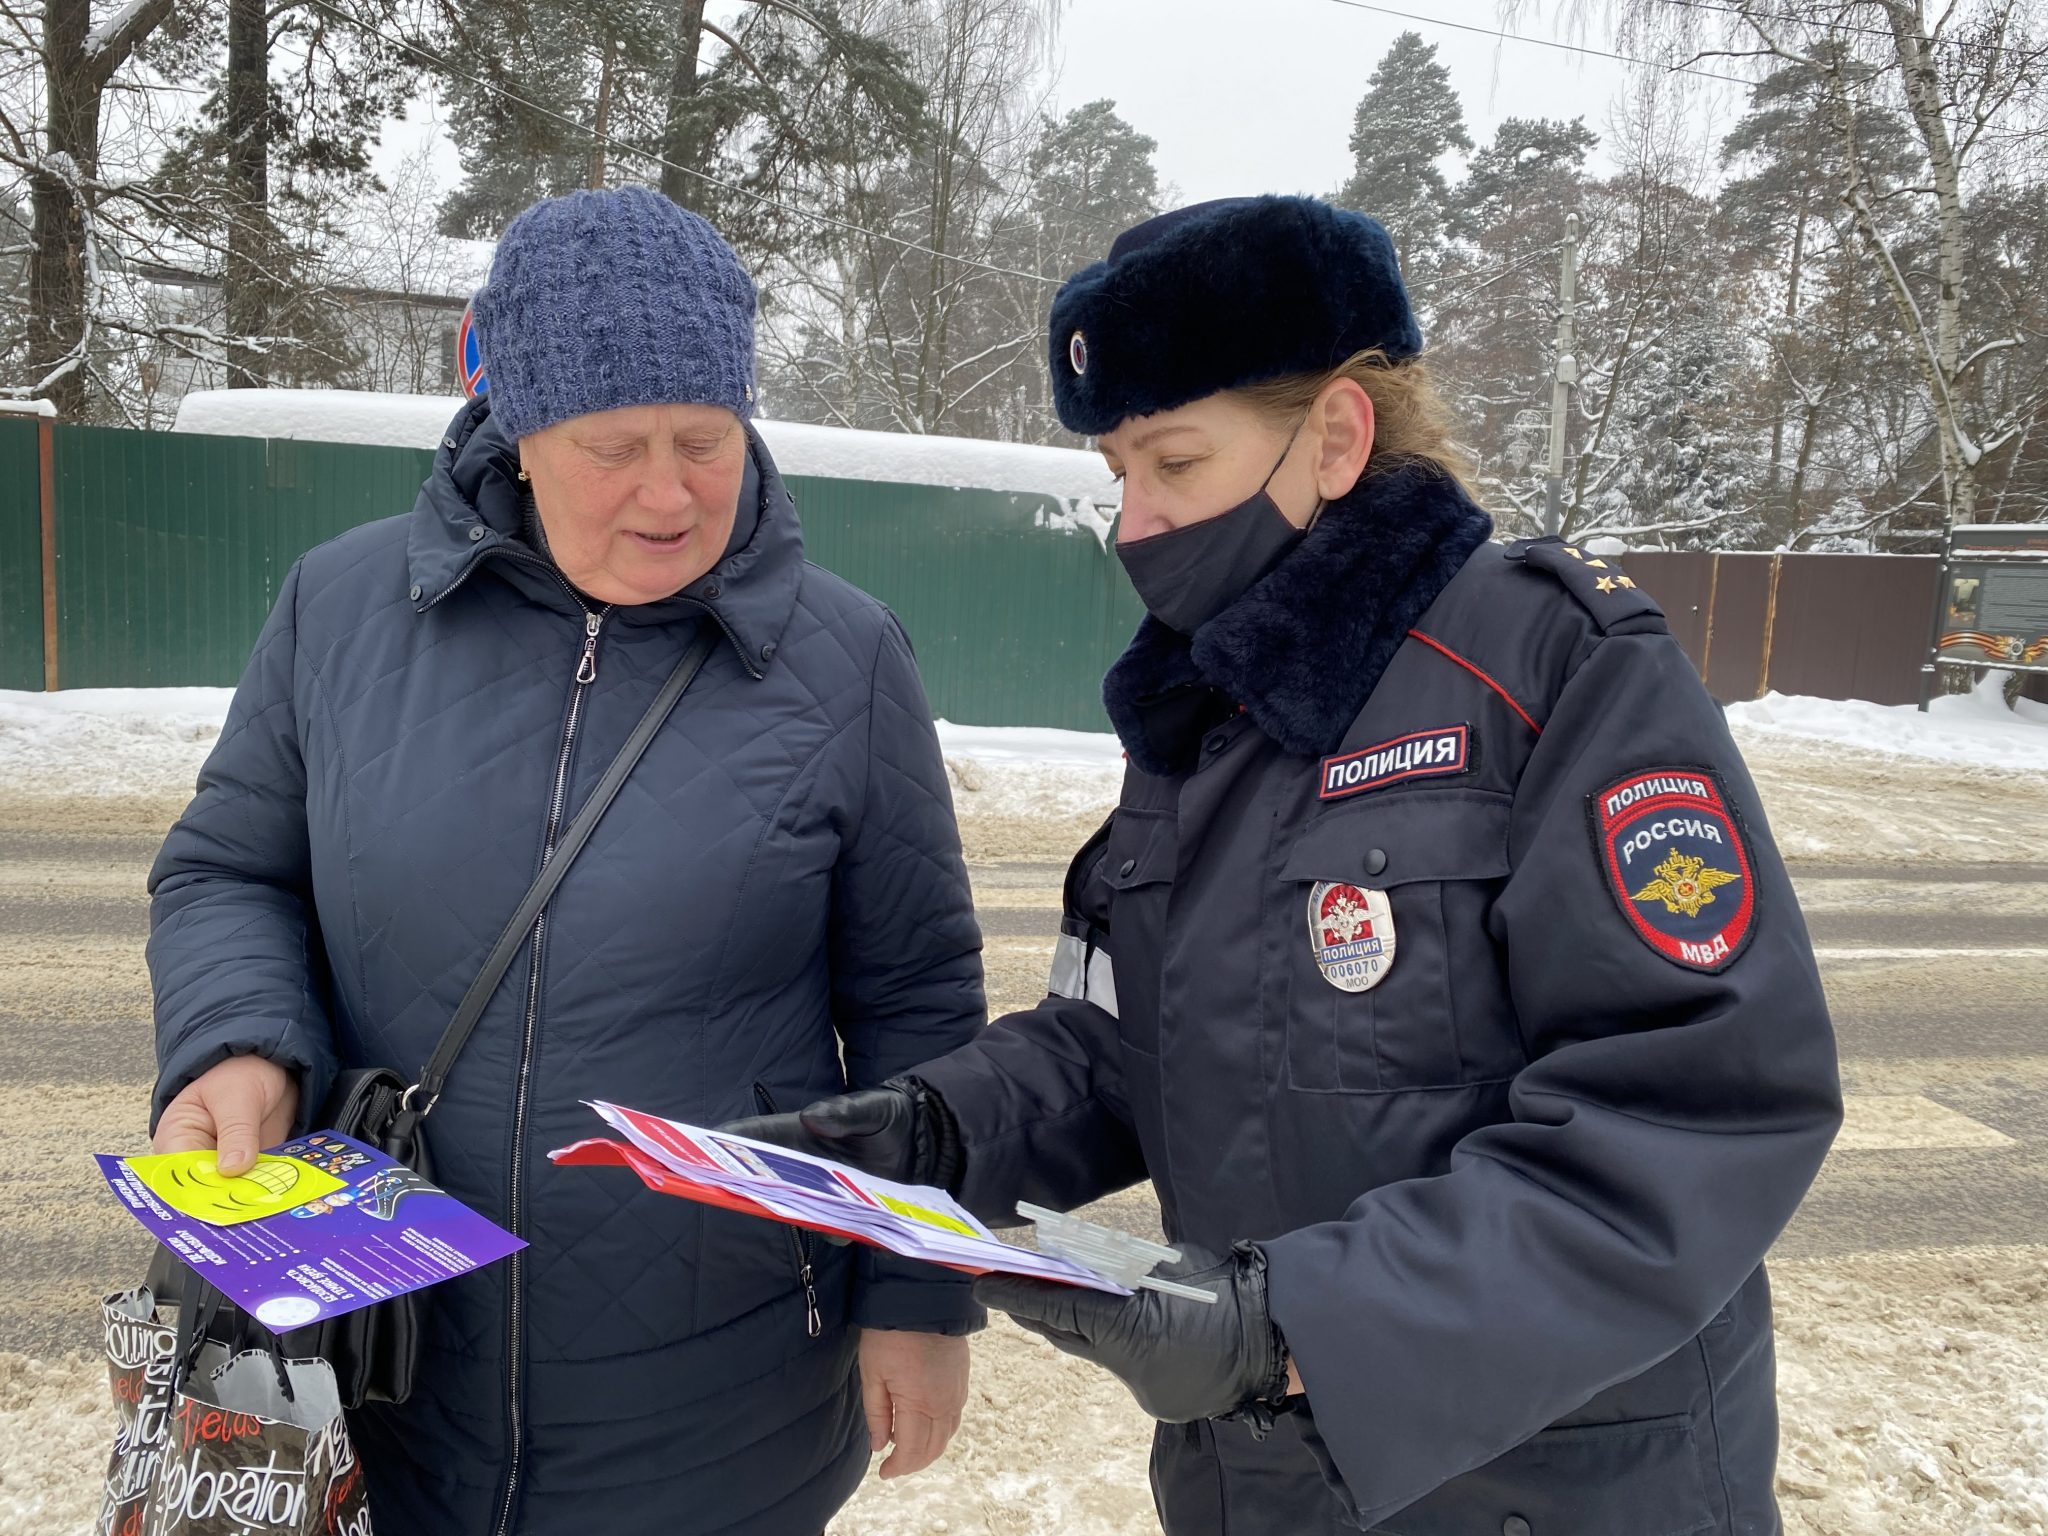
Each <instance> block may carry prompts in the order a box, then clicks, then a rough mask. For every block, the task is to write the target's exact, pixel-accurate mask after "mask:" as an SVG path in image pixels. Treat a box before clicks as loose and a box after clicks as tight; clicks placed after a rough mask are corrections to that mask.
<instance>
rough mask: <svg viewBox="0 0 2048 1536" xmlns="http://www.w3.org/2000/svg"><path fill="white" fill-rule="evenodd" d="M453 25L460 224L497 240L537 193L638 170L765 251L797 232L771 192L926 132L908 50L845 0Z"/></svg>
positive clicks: (447, 49) (448, 42)
mask: <svg viewBox="0 0 2048 1536" xmlns="http://www.w3.org/2000/svg"><path fill="white" fill-rule="evenodd" d="M449 27H450V29H449V32H448V35H447V37H446V38H445V39H444V40H443V43H442V51H443V54H444V56H445V57H447V59H448V60H449V63H450V66H451V67H450V69H449V70H448V71H447V79H446V88H447V91H448V93H449V96H450V98H451V100H452V101H453V102H454V103H455V104H456V107H457V109H458V111H457V125H456V128H455V138H456V142H457V146H458V148H459V149H460V150H461V153H462V164H463V171H464V180H463V184H462V185H461V186H460V187H459V188H457V189H456V190H455V191H454V192H453V193H452V194H451V195H450V196H449V198H448V199H447V202H446V203H445V205H444V207H443V212H442V227H443V228H444V229H445V230H446V231H447V232H448V233H449V234H452V235H462V236H469V237H475V238H486V239H487V238H491V237H493V236H495V235H496V234H497V233H498V231H499V230H501V229H502V228H503V227H504V225H505V224H506V222H507V221H508V220H510V219H511V218H512V216H513V215H514V214H516V213H518V212H519V210H520V209H522V208H524V207H526V206H527V205H528V204H529V203H531V202H533V201H534V200H535V199H536V198H540V197H547V196H552V195H556V194H559V193H562V192H568V191H573V190H575V189H576V188H579V187H603V186H616V185H620V184H622V183H626V182H636V183H640V184H644V185H650V186H655V187H658V188H659V189H660V190H661V192H662V193H663V194H664V195H665V196H668V197H671V198H673V199H674V200H675V201H677V202H679V203H681V204H683V205H684V206H685V207H688V208H692V209H694V210H696V211H698V212H700V213H703V214H704V215H705V216H706V217H708V218H710V219H711V220H712V221H713V222H714V223H716V224H717V225H719V227H720V228H721V229H722V230H723V231H724V232H725V233H726V234H727V236H728V237H729V238H731V239H733V240H734V241H735V243H736V244H739V245H741V246H742V247H743V248H746V247H752V249H753V251H754V253H755V254H767V253H771V252H774V251H777V250H780V249H782V248H783V242H784V241H785V240H787V239H789V238H791V235H790V231H789V230H788V228H787V227H786V225H785V224H783V223H782V222H781V221H780V220H779V219H778V218H777V217H776V215H775V212H774V210H773V209H772V207H770V206H769V205H770V204H772V203H774V202H777V201H782V200H785V194H788V193H789V192H790V191H791V189H792V188H794V187H795V186H797V185H799V184H800V183H802V182H803V181H804V180H805V179H806V178H807V177H809V176H812V175H815V174H817V173H818V172H820V171H829V170H831V169H832V168H835V167H839V168H843V167H845V166H848V165H851V164H856V163H859V162H860V161H861V160H863V159H872V158H874V157H876V156H878V155H882V154H886V153H887V152H889V150H890V149H891V148H892V147H893V146H895V145H898V144H900V143H902V142H903V141H904V140H905V138H906V137H910V136H914V135H916V134H917V133H919V132H921V131H923V130H924V129H925V128H927V127H928V126H929V125H927V124H926V123H925V121H924V119H923V116H922V112H921V107H922V92H921V90H920V88H919V86H918V85H917V84H915V83H914V82H912V81H911V79H910V78H909V76H908V74H907V73H906V71H905V68H904V61H903V59H902V57H901V56H900V54H899V53H898V52H897V51H896V50H895V49H893V48H892V47H890V46H889V45H888V44H887V43H885V42H882V41H880V40H879V39H878V38H876V37H874V36H872V35H870V34H869V33H868V32H867V31H864V30H862V29H861V28H860V27H857V26H855V25H853V24H852V23H850V22H849V21H848V20H847V19H846V18H845V16H844V14H843V8H842V7H841V6H840V5H839V4H837V3H835V0H807V3H806V4H804V5H802V6H794V5H785V4H779V3H775V0H750V3H749V4H748V5H747V6H745V7H744V8H743V11H742V14H741V15H740V16H739V18H738V19H737V20H736V21H733V22H732V23H731V24H730V25H729V26H727V25H722V24H721V23H720V22H718V21H716V20H713V19H711V18H709V17H707V16H706V14H705V5H704V0H493V3H490V4H479V5H473V6H470V7H468V8H466V9H465V10H464V11H463V12H462V13H461V14H460V15H459V16H457V17H455V18H454V19H453V20H452V21H451V22H450V24H449ZM714 47H715V48H717V49H718V50H719V52H718V54H717V57H716V58H715V59H713V60H711V61H710V62H708V63H707V62H706V57H705V55H706V53H707V51H708V50H709V49H711V48H714Z"/></svg>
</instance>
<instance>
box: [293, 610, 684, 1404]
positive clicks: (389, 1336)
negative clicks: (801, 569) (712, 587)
mask: <svg viewBox="0 0 2048 1536" xmlns="http://www.w3.org/2000/svg"><path fill="white" fill-rule="evenodd" d="M703 627H704V630H705V633H704V634H702V635H701V636H699V637H698V639H697V641H696V642H695V643H694V644H693V645H691V647H690V648H689V650H688V651H686V652H685V653H684V654H683V659H682V660H681V661H679V662H677V663H676V669H675V671H674V672H672V673H670V674H669V678H668V681H667V682H665V683H663V684H662V688H661V692H660V693H658V694H656V695H655V698H654V702H653V703H652V704H650V705H648V706H647V713H646V714H644V715H642V716H641V717H640V723H639V724H638V725H636V726H634V727H633V734H632V735H631V736H629V737H627V738H626V744H625V745H624V746H623V747H621V748H619V755H618V756H617V757H615V758H613V759H612V763H611V766H610V767H609V768H607V769H605V772H604V777H603V778H602V779H600V780H598V783H597V787H596V788H595V789H594V790H592V791H591V793H590V799H589V801H588V802H586V803H585V805H584V806H583V808H582V809H581V810H580V811H578V812H577V813H576V816H575V819H574V820H572V821H571V822H570V823H569V825H568V827H567V828H565V829H564V830H563V832H562V835H561V836H560V837H559V838H558V839H557V840H556V843H555V847H554V850H553V851H552V852H551V853H549V854H548V855H547V858H546V862H545V863H544V864H543V865H542V866H541V871H540V873H539V874H538V875H537V876H535V877H534V882H533V884H532V886H530V887H529V888H528V890H527V892H526V895H525V897H524V898H523V899H522V900H521V901H520V903H519V909H518V910H517V911H516V912H514V913H513V914H512V920H511V921H510V922H508V923H506V924H505V930H504V932H502V933H501V934H499V935H498V942H497V943H496V944H494V945H492V946H491V952H490V955H489V956H488V957H487V958H486V959H485V961H484V963H483V968H482V969H481V970H479V971H478V972H477V974H476V979H475V980H474V981H472V982H471V983H470V984H469V990H468V991H467V992H465V993H463V995H462V1001H461V1003H460V1004H459V1005H457V1007H456V1009H455V1016H454V1017H453V1018H452V1019H450V1020H449V1021H448V1028H447V1029H446V1030H445V1031H444V1032H443V1033H442V1035H441V1041H440V1044H438V1045H436V1046H435V1047H434V1054H433V1056H432V1057H431V1058H429V1059H428V1061H427V1064H426V1066H425V1067H424V1068H422V1069H421V1072H420V1075H419V1080H418V1081H417V1082H414V1083H410V1084H409V1083H407V1082H406V1080H405V1079H404V1078H403V1077H401V1076H399V1075H398V1073H396V1072H394V1071H393V1070H392V1069H391V1068H389V1067H357V1068H353V1069H351V1070H348V1071H345V1072H343V1073H342V1074H341V1075H340V1076H339V1077H337V1078H336V1079H335V1081H334V1086H333V1088H332V1089H331V1090H330V1091H329V1093H328V1095H327V1100H326V1102H325V1103H324V1104H323V1105H322V1106H321V1109H320V1115H319V1118H318V1119H317V1120H316V1121H315V1122H314V1128H315V1129H325V1130H333V1131H338V1132H340V1133H341V1134H342V1135H344V1136H349V1137H353V1138H354V1139H355V1140H357V1141H360V1142H365V1143H367V1144H368V1145H370V1146H373V1147H375V1148H376V1149H377V1150H378V1151H379V1152H382V1153H383V1154H384V1155H385V1156H387V1157H390V1158H394V1159H396V1160H397V1161H398V1162H401V1163H403V1164H405V1165H406V1166H407V1167H408V1168H411V1169H412V1170H413V1171H414V1172H416V1173H419V1174H421V1175H423V1176H425V1177H426V1178H428V1179H431V1178H433V1176H434V1169H433V1161H432V1159H431V1158H430V1157H429V1156H428V1153H427V1146H426V1141H425V1139H424V1138H423V1137H422V1135H421V1125H422V1122H423V1121H425V1119H426V1117H427V1116H428V1115H429V1114H430V1113H431V1112H432V1111H433V1108H434V1103H435V1101H436V1100H438V1099H439V1098H440V1097H441V1090H442V1089H443V1088H445V1087H446V1086H447V1083H448V1072H449V1069H450V1068H451V1067H453V1066H454V1065H455V1058H456V1057H457V1056H459V1055H460V1054H461V1053H462V1047H463V1046H464V1044H466V1043H467V1042H468V1040H469V1036H470V1032H471V1031H472V1030H474V1029H475V1028H476V1024H477V1020H478V1019H480V1018H482V1017H483V1012H484V1005H485V1004H486V1003H488V1002H489V1001H490V1000H491V994H492V993H494V992H496V991H497V990H498V983H499V982H501V981H503V980H504V979H505V972H506V971H507V970H508V969H510V968H511V965H512V959H513V957H514V956H515V955H517V954H518V953H519V951H520V949H521V948H522V947H523V946H524V945H525V943H526V939H527V935H528V934H529V933H531V932H532V931H533V925H534V923H535V922H536V921H537V920H538V919H539V917H540V914H541V909H542V908H543V907H545V906H546V905H547V904H548V898H549V897H551V896H552V895H554V892H555V887H556V886H557V885H559V884H561V882H562V876H563V875H565V874H567V873H568V870H569V866H570V864H571V863H573V862H574V861H575V858H576V855H577V854H578V853H580V852H582V850H583V845H584V844H585V843H587V842H588V841H589V840H590V834H591V832H592V831H593V830H594V829H595V828H596V826H597V823H598V820H599V818H600V817H602V816H603V815H604V813H605V810H606V808H607V807H609V806H610V805H611V803H612V800H613V797H615V796H616V795H617V794H618V792H619V787H620V786H621V785H622V784H624V783H625V782H626V777H627V775H628V774H630V773H631V772H632V771H633V765H634V764H635V763H637V762H639V760H640V755H641V754H642V753H643V752H645V751H646V750H647V745H648V743H649V742H651V741H653V740H654V738H655V736H656V734H657V733H658V732H659V731H660V730H661V727H662V724H663V722H664V721H665V720H666V719H667V718H668V715H669V712H670V711H671V710H672V709H674V708H675V705H676V700H678V699H680V698H681V697H682V696H683V690H685V689H686V688H688V687H689V686H690V682H691V680H692V679H693V678H695V677H696V675H697V672H698V669H699V668H701V667H702V666H703V665H704V662H705V659H706V658H707V657H708V656H709V655H710V654H711V650H712V647H713V646H714V645H715V644H716V643H717V640H718V631H717V629H716V628H715V627H714V626H712V625H711V624H708V623H707V624H705V625H704V626H703ZM423 1297H424V1293H423V1292H419V1291H412V1292H409V1293H407V1294H406V1295H403V1296H394V1297H393V1298H391V1299H390V1300H389V1301H380V1302H377V1303H375V1304H374V1305H372V1306H368V1307H360V1308H358V1309H357V1310H355V1311H353V1312H345V1313H343V1314H342V1315H341V1316H339V1317H332V1318H326V1319H323V1320H322V1321H320V1322H317V1323H313V1324H310V1325H309V1326H307V1327H305V1328H300V1329H295V1330H294V1331H292V1332H291V1333H289V1334H287V1335H286V1336H285V1343H284V1347H285V1350H286V1351H287V1352H288V1353H290V1354H292V1355H302V1356H303V1355H317V1356H319V1357H320V1358H321V1359H323V1360H325V1361H326V1362H327V1363H328V1364H329V1365H331V1366H333V1367H334V1377H335V1383H336V1385H337V1386H338V1387H339V1388H340V1389H341V1400H342V1403H343V1404H344V1406H346V1407H350V1408H360V1407H361V1406H362V1405H363V1404H364V1403H402V1402H404V1401H405V1400H406V1398H407V1397H409V1396H410V1395H411V1394H412V1384H413V1374H414V1370H415V1368H416V1367H417V1365H418V1363H419V1351H420V1329H421V1322H422V1316H423V1306H422V1303H423Z"/></svg>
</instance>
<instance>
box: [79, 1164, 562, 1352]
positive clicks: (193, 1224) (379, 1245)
mask: <svg viewBox="0 0 2048 1536" xmlns="http://www.w3.org/2000/svg"><path fill="white" fill-rule="evenodd" d="M268 1150H269V1151H270V1152H273V1153H275V1154H277V1155H278V1156H280V1157H290V1158H297V1159H299V1160H300V1161H302V1162H305V1163H310V1164H311V1165H313V1167H315V1168H317V1169H319V1170H321V1171H322V1172H323V1173H326V1174H330V1175H332V1176H333V1178H335V1179H339V1180H341V1181H343V1182H342V1185H341V1187H340V1188H338V1189H335V1190H334V1191H333V1192H332V1193H331V1194H327V1195H325V1196H323V1197H322V1198H320V1199H317V1200H313V1201H310V1202H308V1203H306V1204H303V1205H298V1206H295V1207H293V1208H292V1209H290V1210H288V1211H283V1212H280V1213H279V1214H277V1215H275V1216H265V1217H262V1218H260V1219H258V1220H253V1221H237V1222H235V1223H233V1224H232V1225H225V1226H216V1225H215V1224H213V1223H211V1222H206V1221H200V1220H198V1219H196V1218H194V1217H190V1216H184V1215H181V1214H179V1213H178V1212H177V1211H174V1210H172V1209H171V1207H170V1206H168V1205H167V1204H165V1203H164V1202H163V1201H162V1200H160V1199H158V1198H157V1196H156V1195H155V1194H153V1193H151V1191H150V1190H149V1188H148V1186H147V1185H145V1184H144V1183H143V1181H142V1178H141V1176H140V1175H138V1174H137V1173H136V1171H135V1170H134V1169H133V1168H131V1167H130V1166H128V1164H127V1163H126V1162H125V1161H123V1160H122V1159H121V1158H118V1157H112V1156H109V1155H107V1154H105V1153H98V1154H95V1155H94V1158H93V1160H94V1161H95V1162H97V1163H98V1164H99V1166H100V1173H101V1174H102V1176H104V1177H105V1179H106V1181H107V1186H108V1188H110V1189H112V1190H113V1192H114V1195H115V1197H116V1198H117V1199H119V1200H120V1202H121V1203H122V1204H123V1205H125V1206H126V1207H128V1210H129V1211H130V1213H131V1214H132V1215H133V1216H134V1217H135V1219H136V1220H137V1221H139V1222H141V1223H142V1224H143V1226H145V1227H147V1228H148V1229H149V1230H150V1232H151V1234H152V1235H153V1236H154V1237H155V1238H156V1239H157V1241H158V1242H160V1243H162V1244H163V1245H164V1246H165V1247H167V1248H169V1249H170V1250H171V1252H172V1253H173V1254H175V1255H176V1256H177V1257H178V1258H179V1259H180V1260H182V1261H183V1262H184V1263H185V1264H186V1265H187V1266H189V1267H190V1268H191V1270H192V1271H193V1273H195V1274H197V1275H198V1276H200V1278H202V1279H204V1280H206V1281H207V1282H208V1283H209V1284H212V1285H214V1286H217V1287H218V1288H219V1289H220V1290H221V1291H222V1292H223V1293H224V1294H225V1295H226V1296H227V1297H228V1299H229V1300H231V1301H233V1302H234V1303H235V1305H237V1306H238V1307H240V1308H241V1309H242V1310H243V1311H244V1312H246V1313H248V1314H249V1315H250V1316H251V1317H253V1318H255V1319H256V1321H257V1322H259V1323H261V1324H263V1326H264V1327H266V1328H268V1329H269V1330H270V1331H271V1332H272V1333H283V1332H285V1331H287V1330H288V1329H292V1328H303V1327H305V1326H306V1325H307V1324H308V1323H316V1322H318V1321H320V1319H322V1318H325V1317H338V1316H340V1315H341V1314H342V1313H344V1312H353V1311H355V1309H356V1308H358V1307H367V1306H370V1305H371V1304H372V1303H374V1302H379V1301H384V1300H387V1299H388V1298H390V1297H393V1296H403V1295H405V1294H406V1293H407V1292H408V1291H417V1290H422V1289H424V1288H425V1287H427V1286H430V1285H437V1284H439V1283H440V1282H441V1281H443V1280H452V1279H454V1278H455V1277H456V1276H457V1275H466V1274H468V1273H469V1272H470V1271H471V1270H473V1269H481V1268H482V1267H483V1266H484V1265H486V1264H489V1263H491V1262H493V1261H494V1260H497V1259H502V1258H503V1257H505V1255H506V1254H508V1253H512V1252H514V1251H516V1250H517V1249H520V1248H524V1247H525V1246H526V1244H525V1243H524V1242H523V1241H522V1240H521V1239H519V1238H517V1237H514V1236H513V1235H512V1234H511V1233H510V1232H507V1231H506V1230H505V1229H504V1228H503V1227H500V1226H498V1225H497V1224H496V1223H495V1222H490V1221H486V1220H485V1219H484V1218H483V1217H482V1216H479V1215H478V1214H477V1213H476V1212H475V1211H472V1210H471V1209H470V1208H469V1207H468V1206H466V1205H464V1204H462V1202H461V1201H459V1200H457V1199H455V1197H454V1196H452V1195H449V1194H447V1193H445V1192H443V1191H442V1190H441V1189H439V1188H437V1187H436V1186H435V1185H433V1184H431V1183H429V1182H428V1181H427V1180H426V1179H425V1178H423V1177H421V1176H420V1175H419V1174H417V1173H415V1172H413V1170H412V1169H410V1168H408V1167H406V1166H405V1165H404V1164H403V1163H399V1162H395V1161H393V1160H392V1159H391V1158H388V1157H386V1156H385V1155H384V1154H383V1153H381V1152H379V1151H377V1150H375V1149H374V1148H371V1147H366V1146H364V1145H363V1144H362V1143H361V1142H359V1141H352V1140H350V1139H349V1138H348V1137H346V1136H338V1135H336V1134H335V1133H334V1132H332V1131H315V1132H313V1133H312V1134H311V1135H308V1136H302V1137H300V1138H299V1139H298V1140H296V1141H288V1142H286V1143H285V1144H284V1145H283V1146H279V1147H272V1148H269V1149H268Z"/></svg>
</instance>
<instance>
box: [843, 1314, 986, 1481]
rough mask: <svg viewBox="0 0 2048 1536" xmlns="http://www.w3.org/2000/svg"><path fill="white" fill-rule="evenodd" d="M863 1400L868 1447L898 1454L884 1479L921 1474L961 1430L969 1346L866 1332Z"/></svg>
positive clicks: (885, 1466)
mask: <svg viewBox="0 0 2048 1536" xmlns="http://www.w3.org/2000/svg"><path fill="white" fill-rule="evenodd" d="M860 1394H861V1401H862V1404H863V1406H864V1407H865V1408H866V1409H867V1415H868V1446H869V1448H870V1449H871V1450H877V1451H879V1450H881V1449H882V1448H883V1447H884V1446H886V1445H888V1444H889V1442H890V1441H892V1440H893V1441H895V1443H896V1449H895V1450H893V1451H891V1452H890V1453H889V1456H888V1459H887V1460H885V1461H884V1462H883V1463H882V1476H883V1477H885V1478H890V1477H904V1476H907V1475H908V1474H910V1473H912V1472H922V1471H923V1470H924V1469H925V1468H926V1467H928V1466H930V1465H931V1464H932V1463H933V1462H935V1461H937V1460H938V1459H939V1456H940V1455H941V1454H942V1453H943V1452H944V1451H945V1449H946V1444H947V1442H948V1441H950V1440H951V1439H952V1438H953V1432H954V1431H955V1430H957V1429H958V1428H959V1427H960V1410H961V1409H962V1408H963V1407H965V1406H966V1403H967V1341H966V1340H965V1339H954V1338H947V1337H945V1336H944V1335H941V1334H936V1333H898V1332H894V1331H890V1330H878V1329H864V1330H863V1331H862V1333H861V1336H860Z"/></svg>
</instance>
